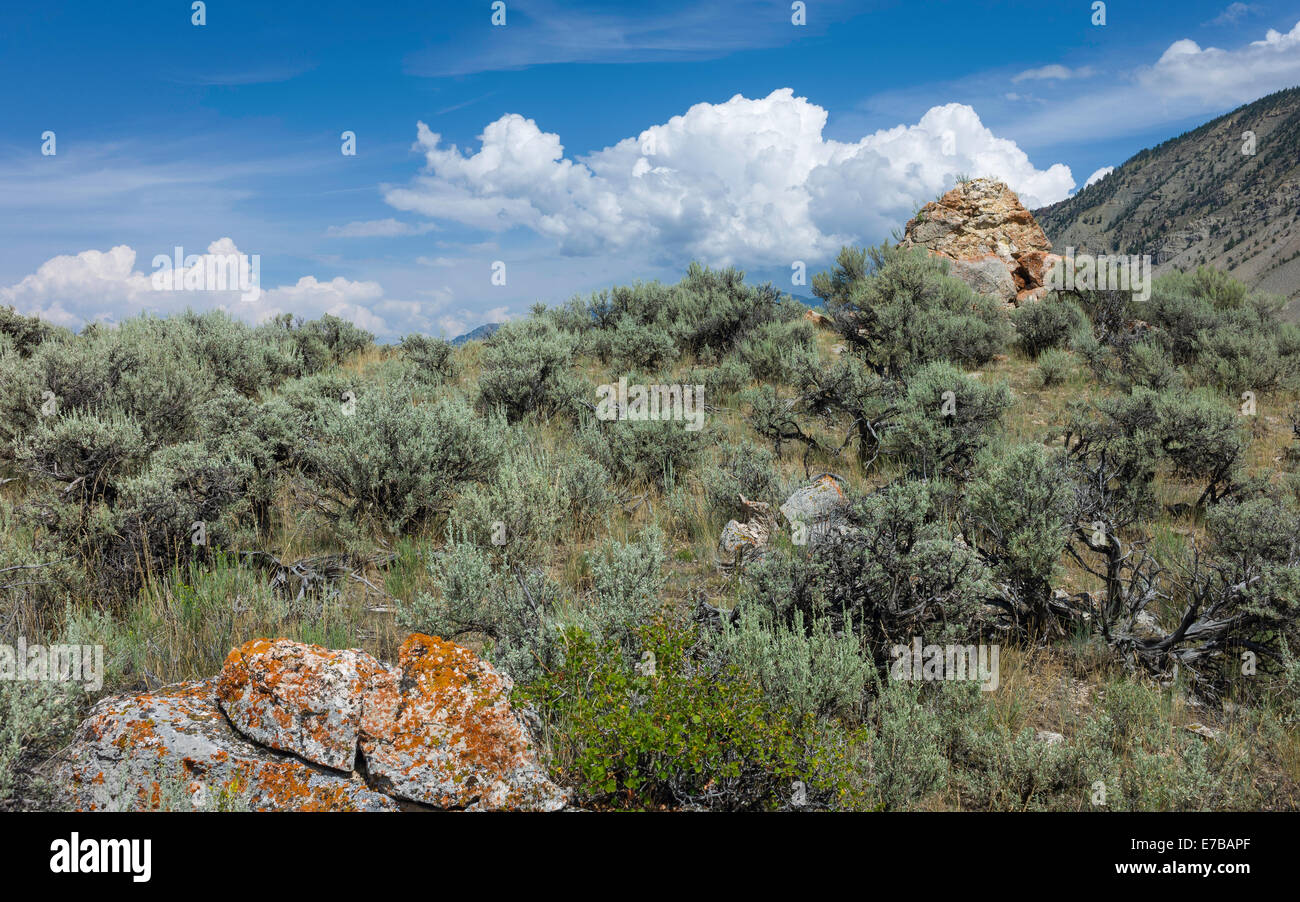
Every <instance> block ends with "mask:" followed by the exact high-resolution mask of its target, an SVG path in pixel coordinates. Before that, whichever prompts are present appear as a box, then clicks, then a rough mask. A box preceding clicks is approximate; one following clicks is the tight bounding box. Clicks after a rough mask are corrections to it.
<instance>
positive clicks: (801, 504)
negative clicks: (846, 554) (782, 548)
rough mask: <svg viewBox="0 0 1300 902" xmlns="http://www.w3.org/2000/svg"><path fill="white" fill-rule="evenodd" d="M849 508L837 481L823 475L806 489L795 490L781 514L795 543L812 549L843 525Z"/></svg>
mask: <svg viewBox="0 0 1300 902" xmlns="http://www.w3.org/2000/svg"><path fill="white" fill-rule="evenodd" d="M848 504H849V500H848V496H847V495H845V494H844V488H843V487H842V486H841V485H840V480H839V478H838V477H836V476H833V475H832V474H830V473H823V474H822V475H821V476H818V477H817V478H816V479H815V480H813V482H812V483H810V484H809V485H805V486H801V487H800V488H798V489H795V491H794V492H793V493H791V495H790V497H789V498H787V499H786V500H785V503H784V504H782V505H781V513H782V514H783V515H784V516H785V519H786V521H787V522H788V523H789V524H790V535H791V538H792V539H793V540H794V542H795V543H796V544H806V545H810V546H812V545H817V544H819V543H820V542H823V541H825V540H826V539H827V538H828V537H829V536H830V535H831V534H832V532H834V531H836V530H838V529H839V528H840V527H841V526H843V525H844V522H845V514H846V513H847V511H848ZM801 539H802V540H803V542H800V540H801Z"/></svg>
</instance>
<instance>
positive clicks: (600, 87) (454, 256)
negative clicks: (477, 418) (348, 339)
mask: <svg viewBox="0 0 1300 902" xmlns="http://www.w3.org/2000/svg"><path fill="white" fill-rule="evenodd" d="M491 5H492V4H491V2H490V0H474V2H464V3H461V2H456V3H429V2H425V3H405V2H384V0H373V2H370V3H365V4H360V3H355V2H339V0H325V2H312V3H293V2H285V3H275V4H267V3H265V2H260V3H259V2H242V0H210V2H208V3H207V5H206V9H205V14H206V24H204V25H201V26H197V25H194V24H192V21H191V20H192V16H193V13H192V10H191V5H190V3H189V2H187V0H166V2H161V0H160V2H149V0H146V2H138V3H132V4H105V3H100V2H94V3H69V4H58V3H51V4H25V5H22V6H21V7H20V6H19V5H16V4H7V5H5V7H4V8H3V10H0V77H3V79H4V83H5V84H6V86H7V89H6V91H5V92H4V93H3V95H0V242H2V246H3V248H4V252H3V254H0V302H2V303H10V304H14V305H15V306H17V307H18V308H19V309H21V310H23V311H24V312H29V313H33V312H34V313H39V314H41V315H43V316H45V317H46V318H48V319H51V320H53V321H56V322H60V323H63V324H65V325H69V326H74V327H75V326H77V325H79V324H80V323H81V322H84V321H86V320H89V319H105V320H109V321H116V320H120V319H122V318H124V317H127V316H131V315H134V314H136V313H139V312H142V311H146V310H147V311H152V312H158V313H166V312H169V311H171V310H174V309H178V308H180V307H184V306H193V307H199V308H203V307H223V308H225V309H228V310H230V311H231V312H233V313H236V314H238V315H240V316H244V317H246V318H249V319H253V320H255V319H258V318H261V317H264V316H267V315H270V314H272V313H275V312H279V311H283V310H291V311H293V312H297V313H301V314H304V315H309V316H315V315H319V314H320V313H322V312H334V313H337V314H339V315H344V316H348V317H349V318H352V319H354V320H356V321H358V322H360V323H361V324H362V325H364V326H366V327H368V328H371V329H372V330H373V331H376V332H377V333H378V334H379V335H380V337H381V338H393V337H396V336H400V335H401V334H404V333H406V332H411V331H423V332H429V333H432V334H439V333H444V334H447V335H448V336H450V335H453V334H455V333H457V332H459V331H463V330H465V329H468V328H472V327H473V326H475V325H478V324H480V323H482V322H485V321H489V320H497V319H501V318H504V317H506V316H510V315H518V314H521V313H523V312H525V311H526V310H527V308H528V307H529V306H530V305H531V304H533V303H535V302H537V301H545V302H549V303H557V302H561V301H563V300H565V299H567V298H568V297H570V296H572V295H573V294H575V293H586V292H588V291H591V290H594V289H598V288H600V287H603V286H607V285H610V284H613V283H618V282H627V281H633V280H636V279H641V278H662V279H671V280H675V279H676V278H678V277H680V275H681V273H682V271H683V270H684V269H685V267H686V264H687V263H688V262H689V261H690V260H691V259H701V260H704V261H705V262H708V263H711V264H715V265H722V264H735V265H738V266H741V267H742V268H744V269H746V271H747V272H749V273H750V274H751V277H752V278H757V279H764V280H766V279H771V280H772V281H774V282H776V283H777V284H778V285H780V286H781V287H783V288H787V289H791V290H794V291H795V292H797V293H805V294H806V293H808V289H807V288H801V287H798V286H791V284H790V283H791V279H790V274H791V266H792V263H793V262H795V261H802V262H804V263H805V264H806V266H807V268H808V271H809V272H816V271H818V270H819V269H821V268H824V267H825V266H826V264H827V263H828V262H829V260H830V259H831V258H832V257H833V255H834V252H835V250H836V249H837V248H838V247H839V246H840V245H841V244H843V243H846V242H856V243H864V242H875V241H880V240H883V239H885V238H888V236H889V233H890V230H891V228H894V227H897V226H900V225H901V224H902V223H903V222H904V221H905V220H906V219H907V218H908V216H909V215H910V213H911V212H912V210H913V209H914V208H915V207H916V206H917V205H919V204H920V203H923V202H925V201H927V200H930V199H932V198H933V197H934V196H935V195H937V194H938V193H939V192H940V191H941V190H943V189H944V188H946V187H950V186H951V185H952V184H953V182H954V180H955V177H956V175H957V174H958V173H961V172H965V173H969V174H971V175H994V176H997V177H1000V178H1003V179H1005V180H1007V181H1008V182H1009V183H1010V184H1011V185H1012V187H1013V188H1015V189H1016V190H1017V191H1018V192H1019V193H1020V194H1021V196H1022V198H1023V199H1025V201H1026V203H1027V205H1030V206H1034V205H1037V204H1040V203H1047V202H1051V201H1055V200H1059V199H1060V198H1062V197H1065V196H1067V195H1068V194H1069V193H1071V192H1072V191H1076V190H1078V189H1080V188H1082V187H1083V184H1084V182H1085V181H1086V180H1087V179H1088V178H1089V177H1090V176H1091V175H1092V174H1093V173H1095V172H1097V171H1098V170H1101V169H1103V167H1106V166H1113V165H1118V164H1119V163H1122V162H1123V161H1124V160H1125V159H1126V158H1127V157H1129V156H1130V155H1132V154H1133V153H1135V152H1136V151H1138V150H1140V149H1142V148H1143V147H1147V146H1150V145H1152V144H1156V143H1159V142H1160V141H1163V140H1165V139H1167V138H1169V137H1172V136H1174V135H1176V134H1179V133H1180V132H1182V131H1185V130H1187V129H1188V128H1191V127H1194V126H1196V125H1198V124H1200V123H1201V122H1203V121H1205V120H1207V119H1209V118H1212V117H1213V116H1215V115H1218V114H1220V113H1222V112H1225V111H1227V110H1229V109H1232V108H1233V107H1235V106H1238V105H1240V104H1241V103H1245V102H1249V101H1250V100H1254V99H1256V98H1258V97H1260V96H1262V95H1263V94H1266V93H1268V92H1270V91H1273V90H1278V89H1280V88H1285V87H1290V86H1292V85H1295V84H1300V2H1272V3H1260V4H1244V3H1232V4H1228V3H1225V2H1224V0H1217V2H1208V3H1203V2H1184V3H1179V4H1176V5H1175V4H1170V5H1167V6H1166V5H1163V4H1154V3H1150V2H1135V0H1123V2H1120V0H1116V2H1110V3H1108V4H1106V9H1105V17H1106V22H1105V25H1094V24H1093V22H1092V20H1093V18H1094V11H1093V9H1092V4H1091V2H1090V0H1068V2H1054V3H1050V4H1044V3H1037V4H1035V3H1006V2H1003V3H957V2H925V3H922V2H910V3H909V2H882V3H841V2H834V0H807V3H806V22H807V24H806V25H802V26H796V25H794V24H793V23H792V21H791V17H792V10H791V4H790V3H789V2H744V3H739V2H736V3H733V2H715V3H709V2H703V3H701V2H694V3H679V2H649V3H636V4H627V5H620V4H618V3H609V2H606V3H561V2H555V0H505V16H506V24H505V25H504V26H494V25H493V24H492V22H491V18H492V15H493V12H492V9H491ZM421 123H422V124H423V125H422V126H421V125H420V124H421ZM46 131H53V132H54V133H55V141H56V144H55V150H56V152H55V153H54V154H53V155H45V154H42V145H43V141H42V134H43V133H44V132H46ZM344 131H352V132H354V133H355V135H356V144H357V153H356V155H355V156H345V155H344V154H343V153H342V152H341V145H342V141H341V137H340V136H341V134H342V132H344ZM214 242H221V243H220V244H219V245H217V246H216V249H218V250H220V249H227V250H228V249H231V248H237V249H238V250H239V251H240V252H243V253H247V254H257V255H258V256H259V257H260V260H261V285H262V295H261V297H260V298H259V299H258V300H257V301H255V302H252V303H245V302H241V301H239V300H238V299H237V298H232V297H231V296H229V295H227V294H225V293H221V292H193V293H185V292H173V293H159V292H154V291H151V290H150V284H149V276H150V275H151V273H152V272H153V267H152V264H151V261H152V259H153V258H154V256H155V255H156V254H169V255H170V254H171V253H172V249H173V248H174V247H176V246H181V247H183V248H184V249H185V252H186V253H187V254H191V253H192V254H202V253H204V252H205V251H206V250H207V249H208V248H209V247H210V246H213V243H214ZM497 261H500V262H502V263H504V264H505V270H504V271H505V273H506V279H505V284H504V285H497V284H493V283H492V280H491V274H492V271H493V270H492V266H493V264H494V263H495V262H497Z"/></svg>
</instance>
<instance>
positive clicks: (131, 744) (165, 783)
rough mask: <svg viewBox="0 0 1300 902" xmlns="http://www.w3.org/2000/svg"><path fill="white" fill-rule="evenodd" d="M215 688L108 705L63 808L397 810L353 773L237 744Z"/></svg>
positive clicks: (82, 743)
mask: <svg viewBox="0 0 1300 902" xmlns="http://www.w3.org/2000/svg"><path fill="white" fill-rule="evenodd" d="M216 690H217V681H216V680H215V679H209V680H201V681H196V682H188V683H177V684H176V685H173V686H167V687H164V688H163V689H160V690H158V691H157V692H151V693H146V694H144V695H125V696H116V697H113V698H106V699H103V700H101V701H100V702H99V703H98V704H96V705H95V707H94V708H93V709H91V712H90V715H89V716H88V717H87V718H86V720H85V721H83V722H82V724H81V726H80V728H79V729H78V731H77V734H76V736H75V738H74V739H73V742H72V745H71V746H70V747H69V749H68V751H67V752H66V758H65V760H64V762H63V763H62V764H61V765H60V768H59V772H58V775H57V784H58V785H59V787H60V791H61V792H62V794H63V799H62V803H63V804H64V805H65V806H66V807H69V808H74V809H76V810H78V811H149V810H156V809H159V808H172V809H175V808H180V809H182V810H183V809H185V808H189V807H193V808H194V809H196V810H198V809H205V808H206V809H217V808H222V807H225V806H227V805H230V806H233V807H244V806H247V807H251V808H253V809H255V810H262V811H396V810H398V809H399V808H400V805H399V804H398V803H397V802H396V801H395V800H394V799H392V798H390V797H389V796H386V795H384V794H383V793H379V792H375V791H374V790H372V789H370V788H369V787H368V786H366V785H365V783H363V782H361V781H360V780H357V779H353V778H352V776H351V775H350V774H347V773H343V772H341V771H333V770H329V769H327V768H324V767H320V766H317V765H313V764H309V763H307V762H305V761H303V760H301V759H299V758H296V757H294V756H292V755H287V754H283V753H279V752H275V751H273V750H271V749H268V748H265V747H263V746H260V745H258V744H256V743H254V742H250V741H248V740H247V739H245V738H244V737H242V736H240V735H239V734H238V733H236V732H235V731H234V730H233V729H231V727H230V723H229V722H228V721H227V720H226V717H225V715H224V714H222V713H221V709H220V708H219V707H218V705H217V691H216Z"/></svg>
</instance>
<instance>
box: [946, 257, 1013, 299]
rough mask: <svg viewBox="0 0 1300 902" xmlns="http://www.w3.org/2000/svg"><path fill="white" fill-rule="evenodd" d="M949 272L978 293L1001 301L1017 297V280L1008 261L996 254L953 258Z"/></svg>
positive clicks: (949, 265)
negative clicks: (1012, 274) (1013, 276)
mask: <svg viewBox="0 0 1300 902" xmlns="http://www.w3.org/2000/svg"><path fill="white" fill-rule="evenodd" d="M948 272H949V273H950V274H952V275H953V276H955V277H956V278H958V279H961V280H962V281H963V282H965V283H966V284H967V285H969V286H970V287H971V289H972V290H974V291H975V292H976V293H978V294H983V295H987V296H989V297H992V298H997V299H998V300H999V301H1014V300H1015V299H1016V280H1015V279H1014V278H1012V276H1011V270H1009V269H1008V268H1007V265H1006V263H1004V262H1002V260H1000V259H998V257H997V256H996V255H993V254H990V255H988V256H987V257H974V258H968V259H963V260H953V261H951V262H950V263H949V264H948Z"/></svg>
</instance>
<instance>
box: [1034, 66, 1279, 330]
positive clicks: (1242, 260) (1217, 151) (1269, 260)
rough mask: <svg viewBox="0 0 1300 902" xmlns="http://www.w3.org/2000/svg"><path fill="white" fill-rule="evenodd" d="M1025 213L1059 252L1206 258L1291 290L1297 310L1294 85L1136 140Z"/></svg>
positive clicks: (1164, 264)
mask: <svg viewBox="0 0 1300 902" xmlns="http://www.w3.org/2000/svg"><path fill="white" fill-rule="evenodd" d="M1248 132H1250V133H1253V135H1254V142H1253V147H1252V146H1251V143H1250V136H1249V135H1248V134H1247V133H1248ZM1252 150H1253V151H1254V152H1253V153H1251V152H1250V151H1252ZM1034 215H1035V216H1036V217H1037V219H1038V221H1039V223H1041V224H1042V226H1043V229H1044V230H1045V231H1046V232H1047V235H1048V237H1049V238H1051V240H1052V244H1053V245H1054V246H1055V248H1056V250H1057V252H1058V253H1064V250H1065V248H1066V247H1074V248H1075V249H1076V250H1077V251H1087V252H1091V253H1104V252H1108V251H1109V252H1114V253H1123V254H1133V253H1137V254H1144V253H1147V254H1150V255H1151V257H1152V260H1153V261H1154V262H1155V264H1156V272H1157V273H1161V272H1166V271H1168V270H1170V269H1184V270H1185V269H1194V268H1196V267H1197V266H1199V265H1201V264H1209V265H1211V266H1214V267H1217V268H1219V269H1223V270H1226V271H1228V272H1229V273H1231V274H1232V275H1233V276H1234V277H1236V278H1238V279H1240V280H1242V281H1243V282H1245V283H1247V284H1248V285H1250V286H1251V287H1252V288H1254V289H1256V290H1259V291H1268V292H1273V293H1276V294H1282V295H1285V296H1286V297H1288V298H1290V299H1291V301H1292V303H1291V305H1290V306H1289V307H1288V313H1289V316H1290V318H1291V319H1300V88H1291V89H1289V90H1286V91H1279V92H1278V93H1276V94H1270V95H1269V96H1267V97H1264V98H1262V99H1260V100H1257V101H1255V102H1254V103H1251V104H1248V105H1246V106H1243V107H1241V108H1240V109H1237V110H1234V111H1233V112H1231V113H1228V114H1227V115H1224V116H1220V117H1219V118H1218V119H1215V120H1213V121H1212V122H1207V123H1206V124H1205V125H1202V126H1201V127H1200V128H1197V129H1195V130H1193V131H1190V132H1187V133H1186V134H1184V135H1181V136H1179V137H1177V138H1173V139H1171V140H1169V141H1166V142H1165V143H1163V144H1161V145H1159V146H1158V147H1154V148H1151V149H1149V150H1144V151H1142V152H1141V153H1139V154H1137V155H1136V156H1135V157H1133V158H1132V159H1130V160H1129V161H1128V162H1126V163H1124V165H1123V166H1120V167H1119V168H1118V169H1116V170H1115V171H1114V172H1113V173H1111V174H1110V175H1109V176H1107V177H1106V178H1104V179H1102V180H1100V181H1099V182H1097V183H1095V184H1093V185H1092V186H1090V187H1088V188H1085V189H1083V190H1082V191H1080V192H1079V193H1077V194H1076V195H1075V196H1074V197H1071V198H1069V199H1068V200H1064V201H1061V202H1060V203H1057V204H1053V205H1052V206H1050V207H1044V208H1042V209H1040V210H1035V211H1034Z"/></svg>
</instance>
